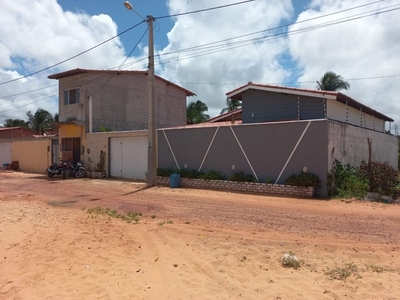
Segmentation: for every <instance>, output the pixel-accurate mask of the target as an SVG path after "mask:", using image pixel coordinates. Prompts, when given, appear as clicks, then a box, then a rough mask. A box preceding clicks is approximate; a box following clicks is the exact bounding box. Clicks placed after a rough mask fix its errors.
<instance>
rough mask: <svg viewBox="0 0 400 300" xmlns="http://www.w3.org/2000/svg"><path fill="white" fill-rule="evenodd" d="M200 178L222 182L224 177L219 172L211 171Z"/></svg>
mask: <svg viewBox="0 0 400 300" xmlns="http://www.w3.org/2000/svg"><path fill="white" fill-rule="evenodd" d="M200 178H201V179H206V180H224V179H225V176H223V175H222V174H221V173H220V172H217V171H213V170H211V171H210V172H208V173H205V174H203V175H201V176H200Z"/></svg>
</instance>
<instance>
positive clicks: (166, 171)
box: [157, 169, 175, 177]
mask: <svg viewBox="0 0 400 300" xmlns="http://www.w3.org/2000/svg"><path fill="white" fill-rule="evenodd" d="M172 173H175V171H174V170H171V169H157V176H163V177H169V176H170V175H171V174H172Z"/></svg>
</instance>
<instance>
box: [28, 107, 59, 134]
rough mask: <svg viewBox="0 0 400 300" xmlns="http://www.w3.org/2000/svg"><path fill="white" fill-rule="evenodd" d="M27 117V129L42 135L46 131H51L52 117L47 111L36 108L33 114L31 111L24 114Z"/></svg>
mask: <svg viewBox="0 0 400 300" xmlns="http://www.w3.org/2000/svg"><path fill="white" fill-rule="evenodd" d="M26 115H27V116H28V123H29V128H31V129H33V130H35V131H37V132H39V133H40V134H43V133H44V131H45V130H46V129H51V128H52V125H53V122H54V120H53V116H52V114H51V113H49V112H48V111H47V110H45V109H42V108H38V109H37V111H36V112H35V114H32V113H31V111H28V112H27V113H26Z"/></svg>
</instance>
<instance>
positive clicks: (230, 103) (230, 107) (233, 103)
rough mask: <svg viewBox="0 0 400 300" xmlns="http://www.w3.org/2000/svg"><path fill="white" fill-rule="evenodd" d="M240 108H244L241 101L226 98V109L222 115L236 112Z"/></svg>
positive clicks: (222, 111)
mask: <svg viewBox="0 0 400 300" xmlns="http://www.w3.org/2000/svg"><path fill="white" fill-rule="evenodd" d="M240 107H242V103H241V102H240V100H237V99H230V98H226V107H225V108H223V109H222V110H221V114H224V113H227V112H229V111H234V110H235V109H238V108H240Z"/></svg>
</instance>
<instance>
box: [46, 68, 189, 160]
mask: <svg viewBox="0 0 400 300" xmlns="http://www.w3.org/2000/svg"><path fill="white" fill-rule="evenodd" d="M48 78H50V79H58V80H59V124H60V129H59V136H60V145H61V154H62V156H61V157H62V158H63V159H72V160H74V161H77V160H83V159H84V157H83V156H84V154H85V138H86V133H91V132H102V131H103V132H104V131H133V130H144V129H147V124H148V120H147V116H148V72H147V71H115V70H87V69H74V70H69V71H66V72H62V73H57V74H53V75H50V76H48ZM154 90H155V119H156V128H163V127H171V126H176V125H184V124H186V97H187V96H194V95H195V94H194V93H193V92H191V91H189V90H187V89H184V88H183V87H180V86H179V85H176V84H174V83H172V82H170V81H168V80H166V79H164V78H162V77H160V76H157V75H156V76H155V82H154Z"/></svg>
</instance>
